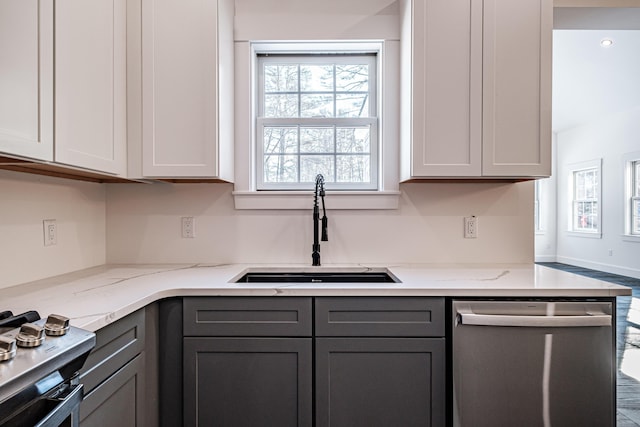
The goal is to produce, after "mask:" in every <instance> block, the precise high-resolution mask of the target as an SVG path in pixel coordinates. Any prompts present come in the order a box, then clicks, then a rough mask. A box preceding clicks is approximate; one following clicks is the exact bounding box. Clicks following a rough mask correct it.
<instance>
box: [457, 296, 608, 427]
mask: <svg viewBox="0 0 640 427" xmlns="http://www.w3.org/2000/svg"><path fill="white" fill-rule="evenodd" d="M612 309H613V304H612V303H611V302H577V301H575V302H574V301H571V302H565V301H562V302H551V301H543V302H540V301H532V302H528V301H513V302H512V301H454V302H453V306H452V315H453V328H452V329H453V332H452V334H453V350H452V351H453V355H452V356H453V368H452V369H453V414H452V419H453V425H454V426H460V427H483V426H487V427H501V426H504V427H514V426H519V427H529V426H531V427H534V426H541V427H550V426H553V427H564V426H568V427H572V426H580V427H587V426H594V427H607V426H611V427H613V426H615V374H616V371H615V363H614V354H615V342H614V335H613V323H612V322H613V318H612V315H611V313H612Z"/></svg>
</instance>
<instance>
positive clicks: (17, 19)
mask: <svg viewBox="0 0 640 427" xmlns="http://www.w3.org/2000/svg"><path fill="white" fill-rule="evenodd" d="M0 152H4V153H7V154H12V155H17V156H24V157H30V158H35V159H39V160H47V161H51V160H53V0H42V1H37V0H2V1H0Z"/></svg>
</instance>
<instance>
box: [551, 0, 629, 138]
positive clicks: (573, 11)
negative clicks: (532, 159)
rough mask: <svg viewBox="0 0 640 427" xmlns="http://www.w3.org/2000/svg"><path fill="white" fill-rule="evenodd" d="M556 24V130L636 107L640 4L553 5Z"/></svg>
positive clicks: (554, 120)
mask: <svg viewBox="0 0 640 427" xmlns="http://www.w3.org/2000/svg"><path fill="white" fill-rule="evenodd" d="M554 28H556V29H555V30H554V32H553V129H554V131H556V132H559V131H563V130H567V129H570V128H572V127H574V126H577V125H581V124H584V123H587V122H589V121H592V120H595V119H597V118H598V117H602V116H605V115H608V114H611V113H615V112H619V111H624V110H628V109H631V108H635V107H639V106H640V8H627V9H615V8H556V9H555V10H554ZM604 38H608V39H611V40H613V42H614V43H613V45H612V46H610V47H608V48H603V47H602V46H601V45H600V41H601V40H602V39H604Z"/></svg>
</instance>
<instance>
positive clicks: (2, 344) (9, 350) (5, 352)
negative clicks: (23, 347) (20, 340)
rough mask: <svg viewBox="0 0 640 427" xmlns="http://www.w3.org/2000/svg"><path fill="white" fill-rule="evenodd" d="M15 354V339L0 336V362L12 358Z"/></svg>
mask: <svg viewBox="0 0 640 427" xmlns="http://www.w3.org/2000/svg"><path fill="white" fill-rule="evenodd" d="M15 355H16V340H14V339H13V338H9V337H2V336H0V362H2V361H5V360H9V359H13V358H14V356H15Z"/></svg>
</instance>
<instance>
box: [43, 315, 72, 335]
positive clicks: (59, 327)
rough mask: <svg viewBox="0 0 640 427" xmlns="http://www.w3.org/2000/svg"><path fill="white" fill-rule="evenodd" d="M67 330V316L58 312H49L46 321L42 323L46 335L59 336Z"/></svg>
mask: <svg viewBox="0 0 640 427" xmlns="http://www.w3.org/2000/svg"><path fill="white" fill-rule="evenodd" d="M68 330H69V318H68V317H64V316H60V315H59V314H50V315H49V317H47V323H45V324H44V332H45V333H46V334H47V335H50V336H54V337H59V336H61V335H64V334H66V333H67V331H68Z"/></svg>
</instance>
